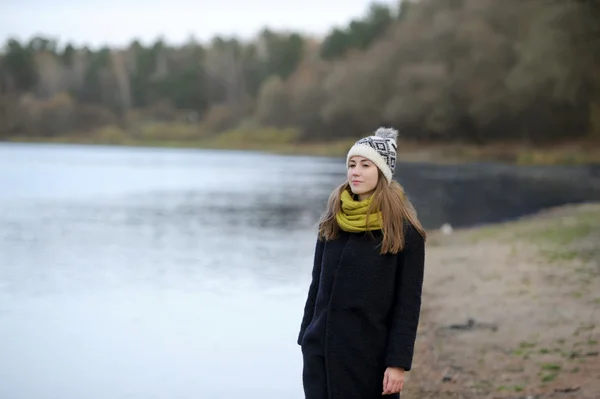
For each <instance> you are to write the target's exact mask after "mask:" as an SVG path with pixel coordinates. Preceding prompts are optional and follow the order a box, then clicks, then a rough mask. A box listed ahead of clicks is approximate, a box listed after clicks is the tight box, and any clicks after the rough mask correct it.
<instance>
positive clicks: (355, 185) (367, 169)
mask: <svg viewBox="0 0 600 399" xmlns="http://www.w3.org/2000/svg"><path fill="white" fill-rule="evenodd" d="M378 180H379V170H378V169H377V166H375V164H374V163H373V162H371V161H369V160H368V159H367V158H363V157H360V156H358V155H356V156H353V157H352V158H350V160H349V161H348V184H350V189H351V190H352V192H353V193H354V194H356V195H358V198H359V199H360V200H361V201H362V200H364V199H367V198H369V197H370V196H371V194H373V192H374V191H375V187H377V181H378Z"/></svg>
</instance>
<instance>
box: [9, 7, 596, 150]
mask: <svg viewBox="0 0 600 399" xmlns="http://www.w3.org/2000/svg"><path fill="white" fill-rule="evenodd" d="M599 10H600V2H599V1H598V0H528V1H526V2H524V1H522V0H504V1H495V0H442V1H440V0H420V1H406V0H405V1H401V2H400V3H399V4H398V5H397V6H393V7H391V6H387V5H384V4H378V3H373V4H372V5H371V6H370V7H369V9H368V10H367V12H366V13H365V15H364V16H362V17H361V18H357V19H355V20H353V21H351V22H350V23H349V24H348V25H347V26H345V27H337V28H334V29H332V31H331V32H330V33H329V34H328V35H327V36H326V37H325V38H323V39H322V40H321V39H318V38H312V37H306V36H303V35H301V34H299V33H294V32H274V31H271V30H268V29H265V30H263V31H262V32H261V33H260V34H259V35H258V36H257V37H256V38H255V39H253V40H250V41H247V42H243V41H241V40H238V39H235V38H224V37H215V38H214V39H213V40H212V41H211V42H210V43H204V44H203V43H199V42H198V41H196V40H193V39H190V40H189V41H188V42H187V43H185V44H182V45H179V46H171V45H168V44H167V43H165V42H164V41H162V40H157V41H156V42H155V43H153V44H151V45H148V46H144V45H142V44H141V43H140V42H138V41H133V42H132V43H131V44H130V45H129V46H127V47H126V48H122V49H117V48H101V49H97V50H91V49H89V48H86V47H83V48H76V47H74V46H72V45H70V44H68V43H67V44H66V45H64V46H61V45H59V43H58V42H57V41H55V40H53V39H51V38H45V37H35V38H32V39H31V40H29V41H28V42H23V43H22V42H19V41H17V40H14V39H11V40H8V41H7V43H6V44H5V46H4V48H3V50H2V52H1V53H0V138H1V137H13V136H23V135H29V136H36V137H37V136H58V135H62V134H66V133H70V132H78V133H79V134H86V132H90V131H93V130H94V129H97V128H100V127H103V126H108V125H118V126H121V127H123V128H131V126H133V125H135V124H139V123H146V122H152V121H167V122H180V123H186V124H196V125H198V126H199V127H201V129H199V131H201V132H203V133H202V134H217V133H219V132H222V131H225V130H229V129H235V128H239V127H240V126H242V127H243V126H248V125H249V124H251V125H253V126H263V127H275V128H286V127H293V128H296V129H298V130H299V131H300V132H301V138H302V139H304V140H320V141H324V140H332V139H338V138H345V137H358V136H361V135H364V133H365V132H367V131H372V130H373V129H374V128H375V127H377V126H379V125H392V126H395V127H397V128H399V129H400V132H401V135H402V137H403V138H406V139H414V140H427V141H454V142H456V141H458V142H472V143H486V142H494V141H499V140H502V141H505V140H517V141H528V142H545V141H546V142H547V141H556V140H565V139H572V138H577V137H586V136H600V11H599ZM164 135H165V138H168V135H169V132H168V131H166V132H164Z"/></svg>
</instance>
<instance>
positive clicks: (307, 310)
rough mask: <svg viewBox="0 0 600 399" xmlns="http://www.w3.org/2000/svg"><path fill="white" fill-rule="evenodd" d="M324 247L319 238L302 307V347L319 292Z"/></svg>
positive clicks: (299, 340)
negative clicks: (306, 294) (306, 295)
mask: <svg viewBox="0 0 600 399" xmlns="http://www.w3.org/2000/svg"><path fill="white" fill-rule="evenodd" d="M324 246H325V242H324V241H322V240H321V239H320V238H319V239H317V244H316V246H315V255H314V262H313V269H312V281H311V283H310V287H309V289H308V297H307V298H306V304H305V305H304V316H303V317H302V323H301V325H300V333H299V334H298V345H302V338H303V337H304V332H305V331H306V328H307V327H308V325H309V324H310V322H311V320H312V316H313V313H314V308H315V299H316V297H317V291H318V290H319V279H320V276H321V261H322V260H323V248H324Z"/></svg>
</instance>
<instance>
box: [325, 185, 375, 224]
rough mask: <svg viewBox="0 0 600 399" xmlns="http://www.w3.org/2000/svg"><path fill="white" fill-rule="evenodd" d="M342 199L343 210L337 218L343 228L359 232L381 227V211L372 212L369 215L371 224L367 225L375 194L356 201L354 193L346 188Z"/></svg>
mask: <svg viewBox="0 0 600 399" xmlns="http://www.w3.org/2000/svg"><path fill="white" fill-rule="evenodd" d="M340 199H341V201H342V211H341V212H339V213H338V214H337V215H336V216H335V219H336V221H337V223H338V225H339V226H340V228H341V229H342V230H344V231H348V232H351V233H358V232H361V231H367V230H380V229H381V212H377V213H371V214H370V215H369V225H368V226H367V211H368V210H369V206H371V202H372V201H373V196H371V197H369V198H367V199H366V200H362V201H355V200H354V199H353V198H352V195H350V193H349V192H348V191H346V190H344V191H343V192H342V195H341V196H340Z"/></svg>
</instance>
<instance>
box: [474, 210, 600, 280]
mask: <svg viewBox="0 0 600 399" xmlns="http://www.w3.org/2000/svg"><path fill="white" fill-rule="evenodd" d="M470 239H471V240H473V241H474V242H477V241H480V240H488V239H493V240H503V241H504V240H507V241H514V240H525V241H527V242H531V243H533V244H535V245H536V246H537V247H538V249H539V251H540V254H542V255H543V256H544V259H545V260H546V261H548V262H561V261H570V260H574V259H580V260H582V261H584V262H592V263H595V264H596V265H597V266H598V267H597V268H596V269H593V270H591V272H593V273H596V274H598V275H600V245H598V243H600V203H588V204H580V205H567V206H563V207H560V208H557V209H548V210H545V211H542V212H540V213H538V214H536V215H532V216H527V217H524V218H522V219H519V220H516V221H511V222H507V223H500V224H496V225H491V226H486V227H480V228H478V229H476V230H475V231H474V232H473V233H471V234H470Z"/></svg>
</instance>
